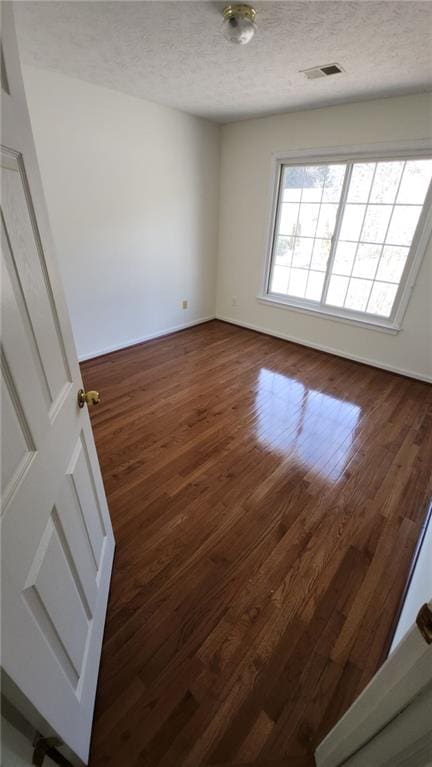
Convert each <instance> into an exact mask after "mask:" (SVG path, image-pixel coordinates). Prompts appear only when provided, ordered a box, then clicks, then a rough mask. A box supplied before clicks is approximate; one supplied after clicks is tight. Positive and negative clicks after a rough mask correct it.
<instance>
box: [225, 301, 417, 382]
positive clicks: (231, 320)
mask: <svg viewBox="0 0 432 767" xmlns="http://www.w3.org/2000/svg"><path fill="white" fill-rule="evenodd" d="M216 319H217V320H222V321H223V322H229V323H230V324H231V325H239V326H240V327H241V328H247V329H248V330H255V331H256V332H257V333H264V334H265V335H267V336H274V337H275V338H281V339H282V340H283V341H292V342H293V343H295V344H300V346H308V347H310V348H311V349H317V350H318V351H320V352H327V353H328V354H335V355H336V356H337V357H345V358H346V359H349V360H354V362H362V363H363V364H364V365H371V366H372V367H374V368H380V369H381V370H388V371H389V372H390V373H398V374H399V375H402V376H408V378H415V379H416V380H418V381H426V383H432V376H425V375H421V374H420V373H415V372H413V371H412V370H404V369H403V368H397V367H394V366H393V365H387V364H386V363H385V362H378V361H377V360H372V359H369V358H368V357H360V356H359V355H358V354H348V353H346V352H341V351H339V350H338V349H334V348H333V347H332V346H324V345H323V344H316V343H311V342H310V341H305V340H304V339H303V338H296V337H294V336H290V335H288V333H278V332H276V331H275V330H268V329H267V328H264V327H261V326H260V325H252V324H251V323H250V322H242V321H241V320H238V319H236V318H234V317H226V316H224V315H222V314H216Z"/></svg>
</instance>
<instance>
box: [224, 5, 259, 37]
mask: <svg viewBox="0 0 432 767" xmlns="http://www.w3.org/2000/svg"><path fill="white" fill-rule="evenodd" d="M223 17H224V20H223V33H224V35H225V37H226V39H227V40H229V41H230V43H237V44H238V45H246V43H249V42H250V41H251V40H252V38H253V36H254V34H255V30H256V24H255V19H256V10H255V8H252V6H251V5H244V4H240V5H227V6H226V8H224V12H223Z"/></svg>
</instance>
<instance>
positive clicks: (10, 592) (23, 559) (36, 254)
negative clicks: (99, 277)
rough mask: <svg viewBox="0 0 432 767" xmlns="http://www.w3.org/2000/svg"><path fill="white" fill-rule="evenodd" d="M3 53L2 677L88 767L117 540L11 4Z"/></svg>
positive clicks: (6, 9) (4, 9)
mask: <svg viewBox="0 0 432 767" xmlns="http://www.w3.org/2000/svg"><path fill="white" fill-rule="evenodd" d="M1 42H2V53H3V57H4V62H5V67H4V69H3V71H2V107H3V126H2V148H1V164H2V201H1V236H2V339H1V374H2V379H1V386H2V453H3V455H2V491H1V492H2V518H1V530H2V569H3V573H2V575H3V578H2V668H3V672H4V675H5V679H6V680H8V682H9V681H10V684H11V687H12V688H13V689H16V690H17V691H18V694H19V695H20V696H22V699H23V701H26V705H27V704H28V705H29V708H30V709H32V710H33V708H34V710H37V712H39V714H40V715H41V717H42V719H43V720H44V721H45V722H46V723H47V724H48V726H49V728H50V729H51V730H52V731H54V732H55V733H57V734H58V736H59V737H60V738H61V740H62V741H63V742H64V743H66V744H67V745H68V746H69V747H70V749H72V751H73V752H74V753H75V754H76V755H78V757H79V758H80V759H81V760H82V761H83V762H86V761H87V757H88V749H89V742H90V734H91V724H92V716H93V706H94V697H95V690H96V682H97V675H98V668H99V660H100V650H101V642H102V635H103V629H104V621H105V612H106V605H107V597H108V589H109V582H110V574H111V567H112V560H113V553H114V538H113V532H112V527H111V522H110V518H109V513H108V508H107V503H106V499H105V493H104V488H103V483H102V477H101V473H100V469H99V464H98V459H97V455H96V450H95V445H94V441H93V435H92V431H91V426H90V421H89V417H88V413H87V408H86V407H85V408H84V409H80V408H79V407H78V404H77V393H78V390H79V389H80V388H81V386H82V382H81V376H80V370H79V366H78V361H77V357H76V353H75V347H74V342H73V338H72V333H71V328H70V323H69V317H68V313H67V310H66V306H65V301H64V296H63V290H62V287H61V284H60V281H59V275H58V271H57V265H56V261H55V258H54V256H53V248H52V242H51V237H50V231H49V224H48V219H47V213H46V209H45V202H44V197H43V192H42V188H41V181H40V176H39V171H38V167H37V161H36V155H35V149H34V144H33V138H32V133H31V127H30V120H29V115H28V112H27V106H26V101H25V96H24V89H23V84H22V78H21V71H20V65H19V59H18V52H17V46H16V37H15V29H14V22H13V9H12V7H11V5H10V4H9V3H2V32H1ZM64 183H65V184H67V179H64ZM77 225H79V223H78V222H77ZM83 279H85V275H83ZM44 734H45V733H44Z"/></svg>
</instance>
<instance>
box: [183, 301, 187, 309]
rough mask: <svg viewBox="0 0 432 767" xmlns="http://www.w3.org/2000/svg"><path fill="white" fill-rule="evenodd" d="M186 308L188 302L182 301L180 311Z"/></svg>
mask: <svg viewBox="0 0 432 767" xmlns="http://www.w3.org/2000/svg"><path fill="white" fill-rule="evenodd" d="M187 308H188V302H187V301H186V300H184V301H182V309H187Z"/></svg>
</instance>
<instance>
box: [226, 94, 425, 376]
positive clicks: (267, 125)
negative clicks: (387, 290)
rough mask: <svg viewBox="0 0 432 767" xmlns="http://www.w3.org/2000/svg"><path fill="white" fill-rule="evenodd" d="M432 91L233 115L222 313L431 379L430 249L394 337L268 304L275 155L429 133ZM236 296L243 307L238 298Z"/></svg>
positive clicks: (228, 143) (228, 137)
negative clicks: (238, 118)
mask: <svg viewBox="0 0 432 767" xmlns="http://www.w3.org/2000/svg"><path fill="white" fill-rule="evenodd" d="M431 136H432V97H431V96H430V95H420V96H407V97H402V98H392V99H382V100H379V101H370V102H366V103H359V104H349V105H344V106H337V107H329V108H326V109H317V110H312V111H305V112H297V113H290V114H286V115H279V116H274V117H266V118H261V119H256V120H246V121H242V122H237V123H231V124H229V125H226V126H224V127H223V130H222V156H221V181H220V228H219V255H218V294H217V304H216V310H217V315H218V316H220V317H222V318H225V319H230V320H232V321H234V322H239V323H243V324H246V325H249V326H253V327H256V328H257V329H262V330H266V331H268V332H270V333H275V334H277V335H281V336H283V337H287V338H290V339H292V340H297V341H299V342H300V343H305V344H309V345H312V346H317V347H320V348H326V349H328V350H331V351H334V352H335V353H339V354H342V355H346V356H352V357H354V358H357V359H362V360H365V361H370V362H372V363H373V362H375V363H376V364H378V365H380V366H384V367H386V366H387V367H389V368H391V369H396V370H399V371H406V372H407V373H411V374H414V375H418V376H420V377H424V378H427V379H430V380H432V249H431V247H429V250H428V253H427V255H426V258H425V260H424V262H423V265H422V268H421V270H420V273H419V276H418V279H417V284H416V286H415V289H414V292H413V294H412V296H411V301H410V304H409V307H408V310H407V313H406V315H405V319H404V322H403V331H402V332H400V333H399V334H398V335H389V334H386V333H381V332H378V331H376V330H366V329H363V328H360V327H359V328H357V327H353V326H350V325H347V324H342V323H340V322H335V321H334V320H328V319H323V318H321V317H319V318H318V317H314V316H310V315H306V314H300V313H298V312H295V311H293V310H289V309H286V308H285V307H284V308H276V307H272V306H268V305H263V304H261V303H259V302H258V301H257V300H256V295H257V293H259V292H261V291H262V274H263V264H264V259H265V257H266V249H267V226H268V215H269V203H270V196H271V192H272V190H271V183H270V182H271V155H272V153H274V152H284V151H286V152H291V151H293V150H296V149H300V148H309V147H313V148H321V147H326V146H328V147H330V146H338V145H350V144H352V145H355V144H367V143H376V142H380V141H382V142H389V141H402V140H412V139H427V138H431ZM233 298H235V299H236V301H237V306H233Z"/></svg>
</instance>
